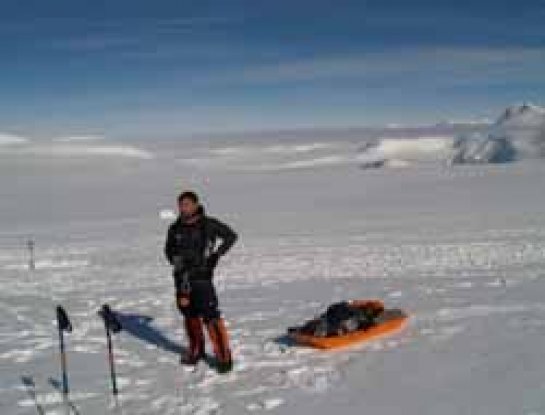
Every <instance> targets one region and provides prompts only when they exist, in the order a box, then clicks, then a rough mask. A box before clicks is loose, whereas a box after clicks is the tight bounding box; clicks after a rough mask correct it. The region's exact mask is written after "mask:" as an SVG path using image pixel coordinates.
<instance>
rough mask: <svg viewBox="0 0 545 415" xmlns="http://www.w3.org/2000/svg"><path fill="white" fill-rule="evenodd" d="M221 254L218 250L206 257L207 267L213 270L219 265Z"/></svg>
mask: <svg viewBox="0 0 545 415" xmlns="http://www.w3.org/2000/svg"><path fill="white" fill-rule="evenodd" d="M219 259H220V256H219V254H218V253H217V252H213V253H211V254H210V255H209V256H208V258H206V267H207V268H208V269H210V270H213V269H214V268H216V266H217V265H218V261H219Z"/></svg>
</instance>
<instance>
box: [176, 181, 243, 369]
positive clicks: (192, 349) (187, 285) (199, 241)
mask: <svg viewBox="0 0 545 415" xmlns="http://www.w3.org/2000/svg"><path fill="white" fill-rule="evenodd" d="M178 209H179V213H180V214H179V216H178V218H177V219H176V221H175V222H174V223H172V224H171V225H170V227H169V229H168V234H167V239H166V244H165V255H166V257H167V259H168V261H169V262H170V264H171V265H172V266H173V267H174V284H175V287H176V304H177V306H178V309H179V310H180V312H181V313H182V314H183V316H184V326H185V331H186V335H187V338H188V340H189V350H187V352H185V353H184V354H183V355H182V356H181V359H180V361H181V363H182V364H188V365H195V364H197V362H198V361H199V360H200V359H202V358H203V357H204V355H205V354H204V349H205V347H204V331H203V326H202V323H203V322H204V325H205V326H206V329H207V331H208V335H209V338H210V341H211V342H212V345H213V349H214V354H215V355H216V358H217V362H218V366H217V370H218V372H220V373H225V372H229V371H230V370H231V369H232V367H233V361H232V357H231V350H230V348H229V338H228V334H227V330H226V328H225V322H224V320H223V319H222V318H221V314H220V310H219V309H218V298H217V296H216V290H215V288H214V284H213V282H212V279H213V275H214V268H215V267H216V265H217V263H218V260H219V258H220V257H221V256H222V255H224V254H225V253H226V252H227V251H228V250H229V249H230V248H231V247H232V246H233V244H234V243H235V241H236V240H237V234H236V233H235V232H234V231H233V230H232V229H231V228H230V227H229V226H227V225H226V224H224V223H222V222H220V221H219V220H217V219H216V218H213V217H210V216H206V215H205V212H204V208H203V207H202V205H200V204H199V198H198V196H197V195H196V194H195V193H194V192H191V191H186V192H183V193H182V194H180V196H178ZM218 238H219V239H221V243H220V244H219V246H218V247H216V242H217V240H218Z"/></svg>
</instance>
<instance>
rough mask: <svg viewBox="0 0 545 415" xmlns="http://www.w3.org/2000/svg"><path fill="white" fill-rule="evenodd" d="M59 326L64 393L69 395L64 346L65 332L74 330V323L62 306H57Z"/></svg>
mask: <svg viewBox="0 0 545 415" xmlns="http://www.w3.org/2000/svg"><path fill="white" fill-rule="evenodd" d="M56 311H57V326H58V329H59V347H60V354H61V371H62V393H63V394H64V395H68V375H67V371H66V351H65V347H64V332H65V331H66V332H68V333H70V332H72V323H70V320H69V319H68V315H67V314H66V311H64V308H62V306H60V305H58V306H57V309H56Z"/></svg>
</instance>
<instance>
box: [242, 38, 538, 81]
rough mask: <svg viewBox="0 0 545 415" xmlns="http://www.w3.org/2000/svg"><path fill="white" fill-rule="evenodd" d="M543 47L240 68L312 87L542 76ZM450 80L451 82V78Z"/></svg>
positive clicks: (249, 75)
mask: <svg viewBox="0 0 545 415" xmlns="http://www.w3.org/2000/svg"><path fill="white" fill-rule="evenodd" d="M544 71H545V48H448V47H445V48H443V47H438V48H418V49H417V48H413V49H404V50H388V51H384V52H380V53H367V54H362V55H359V56H354V55H352V56H321V57H317V58H311V59H303V60H295V61H280V62H274V63H270V64H266V65H259V66H253V67H248V68H245V69H243V71H242V75H241V76H242V77H243V79H244V81H246V82H252V83H285V82H312V81H318V80H324V79H336V80H339V79H347V78H348V79H353V78H376V77H380V78H383V77H385V76H400V77H403V76H404V77H406V78H409V77H410V76H414V75H415V74H425V75H427V76H428V75H430V74H431V75H435V76H441V75H442V76H449V77H452V78H456V79H457V82H463V79H464V77H465V79H468V80H470V79H472V78H473V77H478V78H480V79H482V78H483V77H491V78H502V79H504V80H505V78H504V77H505V76H511V77H512V76H517V75H520V76H525V77H527V76H529V75H531V74H532V73H533V74H534V75H539V76H541V77H542V74H543V73H545V72H544ZM452 80H455V79H452Z"/></svg>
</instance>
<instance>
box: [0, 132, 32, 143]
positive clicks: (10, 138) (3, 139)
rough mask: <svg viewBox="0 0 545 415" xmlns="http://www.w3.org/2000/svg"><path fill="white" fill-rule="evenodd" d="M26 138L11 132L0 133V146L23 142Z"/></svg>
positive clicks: (25, 141)
mask: <svg viewBox="0 0 545 415" xmlns="http://www.w3.org/2000/svg"><path fill="white" fill-rule="evenodd" d="M27 142H28V139H26V138H24V137H19V136H17V135H13V134H5V133H0V146H3V145H12V144H24V143H27Z"/></svg>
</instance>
